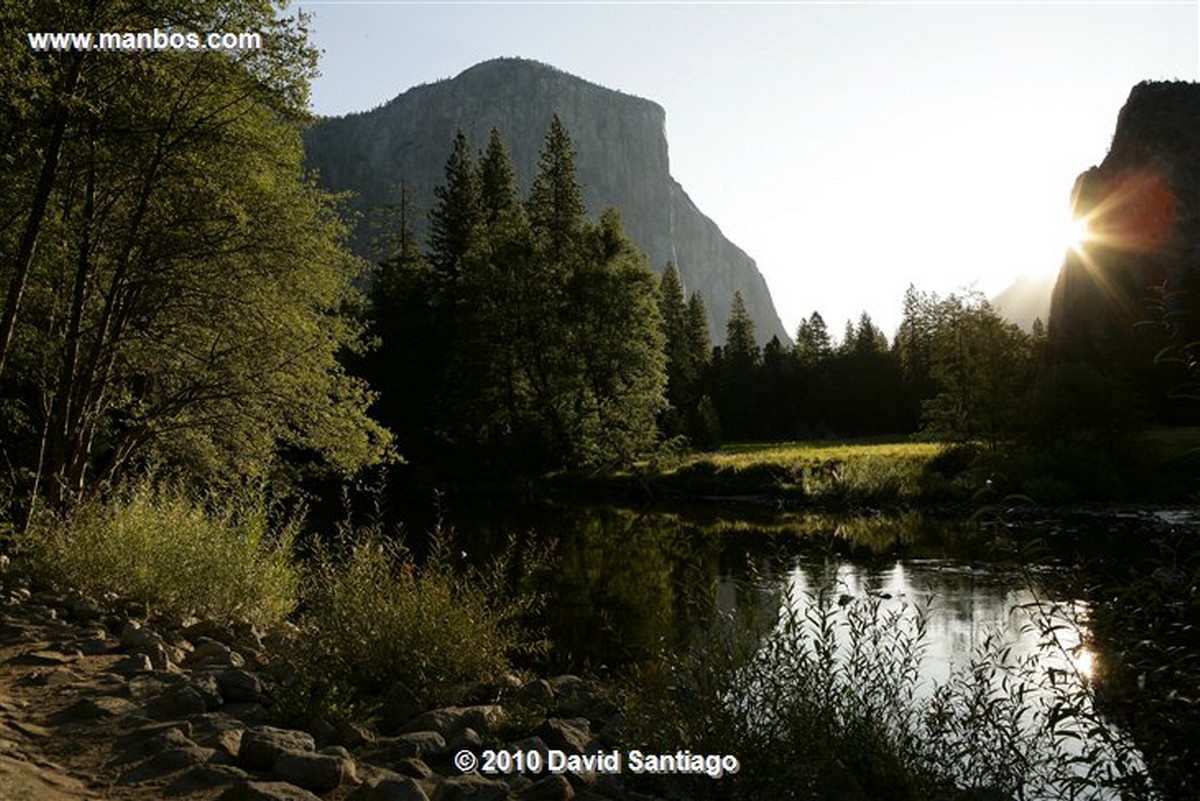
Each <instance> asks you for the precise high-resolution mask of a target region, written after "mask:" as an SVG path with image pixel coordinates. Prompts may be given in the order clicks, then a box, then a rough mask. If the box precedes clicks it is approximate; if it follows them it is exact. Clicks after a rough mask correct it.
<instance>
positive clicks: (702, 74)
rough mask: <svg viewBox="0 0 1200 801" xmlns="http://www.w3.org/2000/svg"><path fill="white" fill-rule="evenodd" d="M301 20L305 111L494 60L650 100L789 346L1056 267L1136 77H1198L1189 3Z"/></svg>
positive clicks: (661, 6)
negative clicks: (1079, 193)
mask: <svg viewBox="0 0 1200 801" xmlns="http://www.w3.org/2000/svg"><path fill="white" fill-rule="evenodd" d="M297 7H298V8H300V9H303V10H304V11H306V12H309V13H311V14H312V15H313V22H312V28H313V34H314V35H313V40H314V42H315V44H316V45H317V46H318V47H319V48H321V49H322V50H323V51H324V55H323V57H322V61H321V72H322V75H321V77H320V78H318V79H317V81H316V82H315V83H314V85H313V87H312V101H311V105H312V108H313V111H314V112H316V113H318V114H322V115H340V114H346V113H349V112H355V111H364V110H367V109H370V108H373V107H375V106H378V105H380V104H382V103H385V102H387V101H388V100H390V99H391V98H393V97H395V96H396V95H398V94H400V93H401V92H403V91H404V90H406V89H408V88H410V87H412V86H414V85H417V84H423V83H431V82H433V81H437V80H440V79H443V78H450V77H453V76H455V75H457V74H458V73H460V72H462V71H463V70H465V69H467V68H468V67H470V66H472V65H474V64H476V63H479V62H480V61H484V60H487V59H490V58H496V57H500V56H520V57H524V58H532V59H536V60H538V61H542V62H545V63H548V64H552V65H553V66H556V67H558V68H560V69H563V70H565V71H567V72H569V73H572V74H574V75H577V76H579V77H582V78H585V79H587V80H589V81H592V82H594V83H598V84H600V85H602V86H606V87H609V88H612V89H618V90H621V91H623V92H626V93H629V94H634V95H638V96H640V97H644V98H647V99H650V100H653V101H655V102H657V103H659V104H660V105H661V106H663V107H664V108H665V109H666V115H667V137H668V142H669V147H670V161H671V173H672V174H673V175H674V177H675V178H676V179H677V180H678V181H679V182H680V183H681V184H682V185H683V187H684V189H685V190H686V191H687V192H688V194H689V195H690V196H691V198H692V200H693V201H695V203H696V204H697V206H699V208H700V209H701V211H703V212H704V213H705V214H706V215H708V216H709V217H710V218H712V219H713V220H714V221H715V222H716V223H717V225H718V226H719V227H720V228H721V230H722V231H723V232H724V234H725V235H726V236H727V237H729V239H731V240H732V241H733V242H734V243H736V244H737V245H738V246H740V247H741V248H742V249H743V250H745V251H746V252H747V253H748V254H750V256H751V257H752V258H754V259H755V260H756V262H757V263H758V267H759V269H760V270H761V271H762V273H763V276H764V277H765V278H766V281H767V285H768V286H769V287H770V290H771V294H772V297H773V298H774V301H775V306H776V309H777V310H778V312H779V316H780V319H781V320H782V321H783V324H784V327H785V328H786V329H787V330H788V331H789V332H791V333H794V332H795V330H796V327H797V325H798V324H799V322H800V320H801V319H802V318H805V317H807V316H808V315H809V314H811V313H812V312H813V311H819V312H820V313H821V315H822V316H823V317H824V318H825V320H826V322H827V324H828V325H829V328H830V330H831V331H833V332H834V333H840V332H841V330H842V326H843V325H844V323H845V321H846V320H847V319H857V318H858V316H859V315H860V314H861V313H862V312H863V311H866V312H867V313H868V314H870V315H871V317H872V319H873V320H874V321H875V322H876V324H878V325H879V326H880V327H881V328H883V330H884V331H885V332H886V333H888V334H891V333H893V332H894V330H895V327H896V325H897V324H898V323H899V320H900V313H901V299H902V296H903V293H904V290H905V288H906V287H907V286H909V285H910V284H913V285H915V286H916V287H917V288H918V289H920V290H923V291H930V292H937V293H939V294H946V293H949V292H956V291H964V290H975V291H980V292H983V293H984V294H986V295H989V296H991V295H994V294H995V293H997V292H999V291H1000V290H1002V289H1004V288H1005V287H1006V286H1008V285H1009V284H1011V283H1012V282H1013V281H1014V280H1015V279H1016V277H1017V276H1019V275H1029V276H1038V275H1045V274H1047V273H1053V272H1054V271H1056V270H1057V269H1058V267H1059V265H1060V264H1061V261H1062V256H1063V254H1064V252H1065V250H1066V248H1067V247H1068V246H1069V245H1070V242H1069V234H1068V232H1069V231H1070V230H1071V226H1070V215H1069V205H1070V203H1069V201H1070V193H1071V187H1072V185H1073V184H1074V181H1075V177H1076V176H1077V175H1078V174H1079V173H1081V172H1082V171H1084V170H1085V169H1087V168H1088V167H1091V166H1092V165H1095V164H1098V163H1099V162H1100V161H1101V160H1102V159H1103V158H1104V155H1105V153H1106V152H1107V149H1108V145H1109V142H1110V140H1111V138H1112V133H1113V129H1114V126H1115V124H1116V118H1117V113H1118V111H1119V110H1120V108H1121V106H1122V104H1123V103H1124V102H1125V99H1126V98H1127V97H1128V95H1129V91H1130V89H1131V88H1132V87H1133V85H1134V84H1136V83H1138V82H1139V81H1142V80H1147V79H1153V80H1189V81H1195V80H1198V79H1200V14H1198V13H1197V12H1198V7H1200V0H1171V1H1169V2H1101V3H1097V2H1074V1H1072V0H1065V1H1064V0H1060V1H1059V2H1038V0H1021V1H1020V2H987V3H975V2H832V1H828V2H826V1H824V0H823V1H822V2H813V3H802V2H795V3H790V2H758V3H755V2H703V3H700V2H658V3H646V2H636V0H635V1H634V2H429V1H427V0H426V1H423V2H380V1H379V0H372V1H370V2H363V1H360V2H352V1H348V0H314V1H312V2H298V3H295V4H294V5H293V6H292V8H297ZM659 266H661V265H659Z"/></svg>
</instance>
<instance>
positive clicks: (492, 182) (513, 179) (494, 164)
mask: <svg viewBox="0 0 1200 801" xmlns="http://www.w3.org/2000/svg"><path fill="white" fill-rule="evenodd" d="M479 188H480V195H481V197H480V200H481V203H482V205H483V214H484V219H485V221H486V222H487V223H488V224H489V225H491V224H494V223H496V222H497V220H498V219H499V218H500V217H501V215H503V214H505V213H510V212H512V211H513V210H514V209H516V208H517V207H518V206H519V205H520V203H521V193H520V190H519V189H518V188H517V174H516V171H515V170H514V169H513V165H512V159H511V157H510V156H509V154H508V148H506V147H505V146H504V140H503V139H502V138H501V137H500V132H499V131H498V130H496V129H495V128H493V129H492V131H491V134H490V135H489V136H488V146H487V150H485V151H484V153H483V158H481V159H480V161H479Z"/></svg>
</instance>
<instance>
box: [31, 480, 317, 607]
mask: <svg viewBox="0 0 1200 801" xmlns="http://www.w3.org/2000/svg"><path fill="white" fill-rule="evenodd" d="M269 518H270V515H269V509H268V508H267V505H266V504H265V502H264V501H263V500H262V498H261V497H259V496H258V495H257V494H255V493H248V494H247V495H246V496H244V497H241V498H224V499H216V498H213V497H200V496H194V495H192V494H190V493H188V492H187V491H186V490H183V489H179V488H174V487H170V486H156V485H153V484H151V483H149V482H145V483H141V484H137V485H135V486H132V487H131V488H129V489H127V490H125V491H124V492H121V493H119V494H117V495H116V496H115V497H113V498H112V499H110V500H107V501H101V500H91V501H87V502H84V503H82V504H80V505H79V506H77V507H75V508H74V509H72V510H71V511H69V512H68V513H66V514H62V515H56V514H50V513H42V514H38V515H36V516H35V517H34V520H33V522H32V524H31V525H30V527H29V529H28V530H27V531H26V532H24V533H23V534H21V535H19V536H18V538H17V543H18V552H19V554H20V556H21V564H22V565H23V567H24V569H25V570H27V571H28V572H29V573H30V575H31V576H32V577H33V578H35V579H36V580H37V581H39V582H40V583H43V584H45V585H47V586H49V587H52V588H54V589H57V590H60V591H66V590H78V591H80V592H83V593H85V594H88V595H92V596H101V595H103V594H105V593H115V594H116V595H118V596H120V597H121V598H123V599H126V600H131V601H137V602H140V603H143V604H145V605H146V607H147V609H148V610H149V612H150V613H151V614H158V615H164V616H167V617H170V618H174V619H182V618H184V617H187V616H190V615H196V616H199V617H204V618H208V619H212V620H215V621H218V622H222V623H227V622H234V621H246V622H250V623H253V624H256V625H259V626H269V625H271V624H273V623H276V622H278V621H280V620H282V618H283V617H284V615H286V614H287V613H288V612H289V611H291V609H292V608H293V607H294V606H295V603H296V592H297V587H298V583H299V576H298V572H297V568H296V565H295V562H294V560H293V557H292V542H293V539H294V536H295V534H296V529H297V523H295V522H291V523H288V524H285V525H282V526H278V527H273V526H272V525H271V522H270V519H269Z"/></svg>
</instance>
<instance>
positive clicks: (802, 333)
mask: <svg viewBox="0 0 1200 801" xmlns="http://www.w3.org/2000/svg"><path fill="white" fill-rule="evenodd" d="M573 157H574V154H573V151H572V149H571V142H570V137H569V134H568V132H567V131H566V130H565V129H564V127H563V126H562V124H561V122H560V121H559V120H558V119H557V118H555V120H554V123H553V125H552V127H551V129H550V131H549V132H548V133H547V135H546V139H545V143H544V146H543V149H542V151H541V159H540V163H539V172H538V174H537V176H536V177H535V178H534V181H533V186H532V190H531V192H530V194H529V197H527V198H520V197H519V196H518V190H517V185H518V182H517V180H516V176H515V175H514V172H513V167H512V164H511V162H510V160H509V157H508V154H507V150H506V148H505V145H504V142H503V139H502V137H501V134H500V133H499V132H498V131H495V130H493V131H492V134H491V137H490V140H489V142H488V143H487V146H486V148H484V149H483V150H482V151H475V150H473V148H472V146H471V144H470V143H469V142H468V141H467V140H466V138H465V137H464V136H463V135H462V134H461V133H460V134H459V135H458V136H457V138H456V139H455V141H454V142H453V143H452V144H451V155H450V157H449V159H448V161H447V163H446V166H445V182H444V184H443V185H442V186H440V187H439V188H438V189H437V190H436V193H435V194H436V197H435V199H434V203H433V206H432V209H431V210H430V212H429V220H430V229H431V233H430V236H429V238H428V239H429V241H428V243H427V245H426V246H425V247H422V246H421V244H420V243H419V242H417V240H416V238H415V237H414V234H413V227H414V226H413V221H414V218H415V215H416V214H418V213H419V212H418V210H417V203H416V199H415V198H413V197H412V194H411V191H410V190H408V189H407V187H405V186H403V185H400V186H399V189H398V194H399V202H398V203H397V204H396V205H395V206H393V207H391V208H389V209H387V210H386V212H385V214H384V217H383V218H382V222H381V231H382V234H383V236H382V238H381V241H382V243H383V248H384V251H385V253H386V256H385V257H384V258H383V259H382V260H381V261H380V262H379V264H378V266H377V269H376V273H375V276H374V280H373V283H372V289H371V293H370V295H371V297H370V303H369V309H370V311H369V322H368V330H369V331H370V332H371V333H372V334H373V336H374V337H375V338H376V341H377V342H378V347H377V348H376V349H375V350H373V351H371V352H370V353H368V354H366V355H365V356H364V358H363V359H362V360H361V362H359V365H358V368H357V369H358V370H359V372H360V373H361V374H362V375H363V376H365V377H366V379H367V380H368V381H369V383H370V384H371V386H373V387H374V388H375V389H377V390H378V391H379V393H380V394H379V397H378V399H377V401H376V403H375V405H374V407H373V410H374V413H375V414H376V415H377V417H378V419H380V420H381V421H382V422H383V423H384V424H385V425H386V426H387V427H388V428H389V429H390V430H392V431H394V432H395V433H396V435H397V440H398V442H399V443H400V447H401V449H402V450H403V451H404V452H405V454H406V455H407V456H409V457H411V458H412V459H414V460H416V461H418V462H421V463H425V464H436V465H440V466H442V467H443V468H447V469H449V470H450V471H451V472H453V473H455V474H471V473H474V472H485V473H486V472H490V471H493V470H497V469H501V468H503V469H508V470H516V471H518V472H529V473H536V472H539V471H545V470H553V469H560V468H580V467H588V468H613V467H621V466H625V465H628V464H630V463H631V462H633V461H635V460H637V459H640V458H644V457H646V456H649V455H651V454H654V453H661V452H663V451H664V450H665V451H667V452H671V451H679V450H685V449H689V448H691V449H712V448H715V447H717V446H719V445H720V443H721V442H722V441H734V440H737V441H745V440H786V439H798V438H845V437H861V436H872V435H896V434H919V435H924V436H927V437H929V438H937V439H943V440H946V441H950V442H963V443H965V442H976V443H984V444H987V445H990V446H993V447H995V446H998V445H1000V444H1002V443H1011V442H1021V441H1030V442H1032V441H1044V440H1045V439H1046V438H1053V439H1055V440H1057V441H1061V442H1083V441H1092V442H1096V443H1099V442H1101V441H1103V442H1108V443H1114V442H1117V441H1119V439H1120V437H1121V435H1122V433H1123V432H1128V431H1130V430H1132V429H1133V428H1134V427H1135V426H1136V425H1137V424H1138V423H1139V422H1140V421H1141V420H1143V419H1144V418H1145V417H1146V415H1147V414H1149V413H1151V412H1153V408H1152V406H1153V404H1152V402H1151V401H1152V399H1153V395H1154V393H1155V392H1157V391H1160V389H1161V388H1156V387H1152V386H1150V382H1149V380H1148V378H1147V376H1148V375H1149V373H1150V372H1152V368H1153V356H1152V355H1144V356H1140V357H1138V359H1140V361H1138V360H1132V359H1131V358H1125V359H1122V360H1114V361H1113V362H1112V363H1111V364H1109V365H1107V368H1108V369H1105V368H1104V367H1097V366H1094V365H1087V364H1083V363H1069V362H1066V361H1064V360H1062V359H1060V358H1056V357H1055V354H1054V353H1053V349H1052V348H1051V346H1050V344H1049V340H1048V338H1047V336H1046V331H1045V328H1044V326H1043V325H1042V324H1041V322H1040V321H1038V322H1037V323H1036V324H1035V326H1034V329H1033V331H1032V332H1024V331H1022V330H1021V329H1020V328H1018V327H1017V326H1016V325H1014V324H1012V323H1009V322H1007V321H1005V320H1004V319H1003V318H1002V317H1001V316H1000V315H999V314H998V313H997V312H996V311H995V310H994V309H993V308H992V307H991V306H990V305H989V303H988V302H987V300H986V299H984V298H983V297H981V296H978V295H972V294H967V295H949V296H946V297H941V296H938V295H936V294H933V293H927V292H922V291H920V290H918V289H917V288H916V287H909V289H908V291H907V292H906V293H905V295H904V297H903V299H902V301H901V302H902V304H903V318H902V321H901V323H900V327H899V329H898V331H897V333H896V336H895V337H894V338H893V339H892V340H891V341H889V339H888V337H887V336H886V335H885V334H884V333H883V332H882V331H881V330H880V329H879V328H878V327H877V326H876V325H875V324H874V323H873V322H872V320H871V319H870V317H869V316H868V315H867V314H865V313H864V314H862V315H861V316H860V318H859V319H858V321H857V322H852V321H848V322H847V323H846V326H845V330H844V332H843V333H842V335H841V337H840V338H839V337H835V336H834V335H833V334H832V333H831V332H830V331H829V329H828V327H827V325H826V322H825V321H824V320H823V319H822V318H821V316H820V315H819V314H817V313H813V314H812V315H811V316H810V317H809V318H807V319H806V320H804V321H803V322H802V323H801V324H800V326H799V328H798V330H797V331H796V336H795V345H794V346H788V345H784V344H783V343H781V342H780V341H779V340H778V339H777V338H775V339H772V340H771V341H770V342H768V343H767V344H766V345H765V346H764V347H759V346H758V345H757V344H756V337H755V331H754V323H753V321H752V319H751V318H750V316H749V315H748V314H747V311H746V307H745V304H744V302H743V300H742V297H741V295H740V293H738V294H736V295H735V298H734V302H733V306H732V310H731V313H730V315H729V318H728V320H727V321H726V324H725V326H726V327H725V332H724V333H725V344H724V345H723V346H718V347H713V345H712V338H711V336H710V332H709V331H708V327H707V323H706V322H705V321H706V315H705V309H704V302H703V299H702V298H701V297H700V296H699V295H698V294H695V293H693V294H692V295H691V296H690V297H689V296H687V295H686V293H685V291H684V288H683V286H682V284H681V282H680V279H679V274H678V272H677V270H676V269H675V266H674V265H671V264H668V265H665V269H664V270H663V272H662V275H661V277H660V278H657V279H654V278H652V274H651V272H650V270H649V267H648V265H647V264H646V263H645V259H644V257H643V256H642V255H641V254H640V253H638V251H637V250H636V249H635V248H634V247H633V246H632V245H631V244H630V242H629V241H628V240H627V239H626V238H625V237H624V235H623V234H622V232H621V226H620V219H619V216H618V214H617V212H616V211H615V210H612V209H609V210H606V211H605V212H604V213H602V214H601V216H600V222H599V223H597V224H593V223H589V222H588V221H587V217H586V209H584V208H583V204H582V200H581V197H582V193H581V190H580V187H579V185H578V184H577V182H576V180H575V175H574V166H573ZM1126 355H1128V354H1126Z"/></svg>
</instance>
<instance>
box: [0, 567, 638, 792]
mask: <svg viewBox="0 0 1200 801" xmlns="http://www.w3.org/2000/svg"><path fill="white" fill-rule="evenodd" d="M3 601H4V603H3V604H2V605H0V615H2V617H0V645H5V646H6V647H8V649H9V652H13V651H14V648H15V653H16V656H14V657H12V658H10V659H9V664H10V665H12V666H20V669H21V673H20V675H19V677H18V678H17V679H16V680H15V682H14V687H13V688H12V689H13V692H14V693H15V694H23V696H24V697H25V698H26V699H35V698H36V699H41V700H39V702H38V703H39V704H42V705H43V708H44V709H45V710H50V711H48V712H46V714H45V715H44V716H43V718H42V719H41V720H39V721H37V722H33V721H32V720H31V719H30V718H31V715H32V713H28V709H26V712H27V714H26V715H25V725H27V726H33V727H42V728H43V731H45V732H48V733H49V734H48V735H47V736H52V737H56V738H63V737H68V738H75V739H76V740H77V741H79V742H80V743H87V742H94V743H102V744H103V745H102V746H97V747H99V748H106V749H107V752H108V753H107V757H106V763H105V764H104V765H103V766H102V769H101V770H100V771H99V773H100V774H101V775H98V776H95V777H92V780H91V783H92V784H93V785H94V786H96V787H103V786H105V785H108V786H110V787H111V786H113V785H116V786H120V787H121V788H123V789H122V795H123V797H124V796H125V795H129V794H130V793H133V794H135V795H136V794H137V790H138V789H139V788H141V789H142V790H144V792H145V797H147V798H151V797H177V798H197V799H199V798H204V799H213V798H216V799H222V801H240V800H241V799H310V800H311V799H319V798H323V799H325V800H326V801H343V800H345V801H458V800H459V799H475V800H476V801H506V800H519V801H565V800H566V799H572V798H575V799H580V801H603V800H604V799H617V800H618V801H625V800H626V799H628V800H629V801H635V800H640V799H646V798H648V797H647V796H642V795H639V794H638V793H635V792H633V791H630V790H629V789H628V788H626V787H625V785H624V784H623V782H622V780H621V777H620V776H616V775H610V774H603V775H597V774H595V773H589V772H588V771H579V772H570V773H548V772H542V773H535V774H530V773H521V772H518V771H513V772H512V773H510V774H508V775H490V776H485V775H481V774H480V773H478V772H477V771H474V770H472V771H471V772H467V773H463V772H462V771H461V770H460V767H459V765H458V764H456V761H455V759H454V756H455V755H456V754H458V753H459V752H462V751H469V752H470V753H472V754H475V755H480V754H481V753H482V752H483V750H484V748H485V744H488V745H490V747H492V748H496V749H505V750H508V751H511V752H518V751H519V752H522V753H530V752H538V753H539V754H541V755H543V756H545V755H546V754H548V753H549V752H550V750H551V749H554V750H556V751H561V752H564V753H566V754H586V753H596V752H599V751H600V750H602V749H604V750H608V749H612V748H615V747H616V743H617V737H618V734H619V730H620V726H621V715H620V713H619V712H618V710H617V709H616V708H615V707H614V706H613V705H612V704H611V703H610V702H609V701H608V700H606V698H605V696H604V694H603V693H602V692H600V691H599V688H597V687H596V686H595V685H594V684H592V683H591V682H588V681H585V680H583V679H580V678H578V677H575V676H558V677H556V678H553V679H549V680H547V679H533V680H528V681H523V682H522V681H519V680H517V679H516V678H515V677H510V679H509V680H508V681H507V682H505V683H504V684H503V685H502V686H491V687H488V686H482V685H481V686H475V687H470V688H464V689H463V691H462V692H461V697H460V698H459V699H457V700H458V701H459V703H456V704H455V705H452V706H442V707H438V708H428V707H427V706H426V705H425V704H424V703H423V702H422V699H421V698H420V696H419V695H418V694H417V693H415V692H413V691H412V690H410V689H409V688H407V687H405V686H403V685H400V684H397V685H396V686H395V687H394V688H393V689H392V691H391V692H389V693H388V694H387V696H386V697H385V698H384V699H383V704H382V707H381V713H380V716H379V718H378V719H377V720H375V721H372V723H371V725H370V726H368V725H358V724H343V725H341V726H333V725H331V724H329V723H326V722H324V721H320V720H315V721H312V723H311V725H309V726H308V729H309V730H308V731H300V730H295V729H285V728H279V727H277V726H274V725H271V723H272V721H271V713H270V710H271V702H272V697H273V693H274V692H275V689H276V687H277V686H278V682H279V681H280V680H281V679H282V678H283V677H285V676H286V671H287V666H286V664H280V663H278V662H273V661H272V657H271V655H272V653H275V652H277V651H278V646H279V645H280V644H281V643H282V640H283V639H284V638H287V637H294V636H298V634H297V633H296V632H295V631H294V630H292V631H289V630H287V629H286V628H285V629H281V630H279V631H275V632H272V633H270V634H268V635H264V634H263V633H261V632H259V631H257V630H255V629H254V628H253V627H250V626H240V627H221V626H217V625H215V624H213V623H211V622H207V621H189V622H188V624H187V625H177V626H167V625H154V626H152V625H149V624H147V623H145V622H143V621H141V620H139V615H138V613H139V612H142V613H144V610H139V609H137V608H130V607H121V606H120V604H119V603H117V602H116V599H112V598H109V599H102V600H101V601H97V600H96V599H91V598H87V597H83V596H80V595H70V596H65V597H64V596H58V595H53V594H48V593H31V592H30V591H29V589H28V588H23V587H17V588H10V589H9V590H7V591H5V597H4V598H3ZM114 609H119V610H120V611H113V610H114ZM14 697H15V696H14ZM43 702H44V704H43ZM23 703H25V704H26V706H27V707H28V705H29V704H30V703H31V701H30V700H26V701H25V702H23ZM518 708H519V709H521V710H524V711H523V712H522V713H521V715H520V717H521V719H522V720H531V721H533V723H531V725H530V726H528V727H527V728H528V729H529V730H528V731H526V732H524V736H521V737H517V738H516V739H511V734H512V732H513V731H514V726H513V725H512V715H511V714H510V710H513V709H518ZM528 710H539V714H538V715H537V716H536V717H532V716H530V714H529V712H528ZM13 720H14V721H15V720H16V718H15V717H14V718H13ZM2 726H3V721H2V720H0V727H2ZM0 731H2V728H0ZM504 733H508V738H507V739H502V736H503V735H504ZM81 747H82V746H81Z"/></svg>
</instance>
